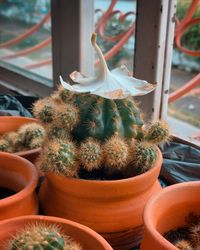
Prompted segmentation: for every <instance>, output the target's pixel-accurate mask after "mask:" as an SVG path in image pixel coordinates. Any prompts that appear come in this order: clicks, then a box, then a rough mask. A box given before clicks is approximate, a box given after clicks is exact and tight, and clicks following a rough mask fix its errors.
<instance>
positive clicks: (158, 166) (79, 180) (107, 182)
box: [45, 146, 163, 185]
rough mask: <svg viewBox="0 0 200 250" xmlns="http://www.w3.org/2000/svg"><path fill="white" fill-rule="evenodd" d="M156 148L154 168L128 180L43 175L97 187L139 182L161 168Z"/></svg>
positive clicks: (160, 158) (159, 155) (48, 173)
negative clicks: (93, 184)
mask: <svg viewBox="0 0 200 250" xmlns="http://www.w3.org/2000/svg"><path fill="white" fill-rule="evenodd" d="M156 148H157V151H158V159H157V160H156V161H155V163H154V166H153V167H152V168H151V169H150V170H148V171H147V172H145V173H142V174H140V175H137V176H132V177H129V178H124V179H119V180H86V179H78V178H71V177H65V176H62V175H58V174H55V173H50V172H47V173H45V175H46V176H56V177H57V178H64V179H68V180H70V181H73V182H82V183H83V182H85V183H95V184H97V185H101V184H102V183H103V184H104V185H105V184H106V185H109V184H114V183H118V184H119V183H122V184H123V183H127V182H131V181H133V179H134V180H137V181H139V180H141V181H142V179H143V178H144V176H145V177H148V176H151V174H152V173H154V172H156V171H157V169H158V168H160V167H161V165H162V160H163V157H162V153H161V151H160V149H159V148H158V147H157V146H156Z"/></svg>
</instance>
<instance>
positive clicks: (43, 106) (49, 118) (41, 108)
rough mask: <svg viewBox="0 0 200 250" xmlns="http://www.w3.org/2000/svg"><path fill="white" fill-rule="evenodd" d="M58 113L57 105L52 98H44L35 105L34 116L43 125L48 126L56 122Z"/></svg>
mask: <svg viewBox="0 0 200 250" xmlns="http://www.w3.org/2000/svg"><path fill="white" fill-rule="evenodd" d="M55 113H56V105H55V104H54V103H53V101H52V100H51V99H50V98H44V99H42V100H38V101H37V102H35V103H34V105H33V114H34V116H35V117H36V118H37V119H39V120H40V121H41V123H44V124H47V123H50V122H53V121H54V118H55Z"/></svg>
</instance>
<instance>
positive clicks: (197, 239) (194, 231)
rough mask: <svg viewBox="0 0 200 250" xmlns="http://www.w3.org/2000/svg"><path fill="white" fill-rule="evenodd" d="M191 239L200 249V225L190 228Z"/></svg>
mask: <svg viewBox="0 0 200 250" xmlns="http://www.w3.org/2000/svg"><path fill="white" fill-rule="evenodd" d="M190 238H191V243H192V245H193V246H194V247H198V246H199V247H200V223H199V224H197V225H193V226H192V227H190Z"/></svg>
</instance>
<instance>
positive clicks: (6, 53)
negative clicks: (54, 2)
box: [0, 0, 52, 86]
mask: <svg viewBox="0 0 200 250" xmlns="http://www.w3.org/2000/svg"><path fill="white" fill-rule="evenodd" d="M49 9H50V0H43V1H42V0H29V1H23V0H4V1H1V2H0V64H1V66H3V67H8V68H9V69H11V70H14V71H15V70H16V71H18V72H19V71H20V73H22V74H25V75H27V76H29V77H34V76H40V78H41V81H42V80H45V83H46V84H48V85H50V86H52V81H51V80H52V64H51V59H52V54H51V22H50V14H49Z"/></svg>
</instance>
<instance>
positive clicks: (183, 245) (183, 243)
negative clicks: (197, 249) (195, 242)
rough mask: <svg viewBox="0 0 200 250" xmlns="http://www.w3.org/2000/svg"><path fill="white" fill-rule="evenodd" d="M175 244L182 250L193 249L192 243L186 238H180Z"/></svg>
mask: <svg viewBox="0 0 200 250" xmlns="http://www.w3.org/2000/svg"><path fill="white" fill-rule="evenodd" d="M174 245H175V247H177V248H178V249H180V250H193V248H192V246H191V245H190V242H189V241H187V240H184V239H183V240H178V241H177V242H176V243H175V244H174Z"/></svg>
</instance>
